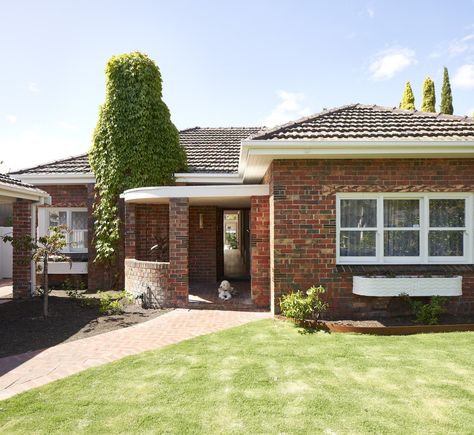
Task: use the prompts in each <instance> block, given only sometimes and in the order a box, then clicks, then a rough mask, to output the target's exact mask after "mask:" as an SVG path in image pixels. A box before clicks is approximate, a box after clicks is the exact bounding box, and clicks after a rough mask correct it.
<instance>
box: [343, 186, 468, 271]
mask: <svg viewBox="0 0 474 435" xmlns="http://www.w3.org/2000/svg"><path fill="white" fill-rule="evenodd" d="M473 224H474V222H473V194H472V193H339V194H337V195H336V230H337V234H336V243H337V263H338V264H469V263H472V262H473V258H472V256H473Z"/></svg>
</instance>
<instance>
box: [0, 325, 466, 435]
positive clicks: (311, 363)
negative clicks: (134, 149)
mask: <svg viewBox="0 0 474 435" xmlns="http://www.w3.org/2000/svg"><path fill="white" fill-rule="evenodd" d="M473 428H474V333H469V332H466V333H451V334H429V335H416V336H408V337H374V336H362V335H360V336H359V335H350V334H326V333H314V334H310V333H307V334H304V333H301V331H298V330H297V329H296V328H295V327H294V326H293V325H291V324H289V323H286V322H283V321H273V320H264V321H261V322H256V323H252V324H249V325H246V326H243V327H239V328H234V329H231V330H227V331H224V332H221V333H217V334H212V335H208V336H203V337H199V338H195V339H193V340H189V341H185V342H182V343H180V344H177V345H173V346H170V347H167V348H164V349H161V350H158V351H153V352H146V353H143V354H140V355H138V356H133V357H128V358H125V359H123V360H120V361H118V362H116V363H112V364H109V365H106V366H103V367H99V368H95V369H91V370H88V371H86V372H83V373H81V374H78V375H76V376H73V377H70V378H67V379H63V380H61V381H58V382H55V383H53V384H50V385H47V386H44V387H42V388H39V389H36V390H33V391H30V392H27V393H24V394H22V395H20V396H17V397H13V398H12V399H9V400H7V401H4V402H0V432H2V433H12V432H13V433H52V432H53V433H62V434H64V433H176V434H187V433H205V434H213V433H242V434H261V433H265V434H266V433H269V434H270V433H275V434H277V433H295V434H314V433H327V434H341V433H376V434H383V433H397V434H413V433H420V434H427V433H430V434H431V433H440V434H446V433H457V434H459V433H466V434H467V433H472V432H473Z"/></svg>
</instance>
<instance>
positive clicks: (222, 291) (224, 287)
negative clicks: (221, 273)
mask: <svg viewBox="0 0 474 435" xmlns="http://www.w3.org/2000/svg"><path fill="white" fill-rule="evenodd" d="M217 291H218V292H219V298H220V299H223V300H224V301H228V300H229V299H231V298H232V295H234V294H235V290H234V287H232V286H231V285H230V282H229V281H226V280H224V281H222V282H221V285H220V286H219V288H218V289H217Z"/></svg>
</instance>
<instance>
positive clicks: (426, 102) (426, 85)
mask: <svg viewBox="0 0 474 435" xmlns="http://www.w3.org/2000/svg"><path fill="white" fill-rule="evenodd" d="M421 111H422V112H436V95H435V85H434V81H433V80H431V79H430V78H429V77H426V79H425V81H424V82H423V102H422V103H421Z"/></svg>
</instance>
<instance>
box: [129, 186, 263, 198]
mask: <svg viewBox="0 0 474 435" xmlns="http://www.w3.org/2000/svg"><path fill="white" fill-rule="evenodd" d="M268 194H269V186H268V184H241V185H217V186H216V185H210V186H161V187H143V188H138V189H129V190H126V191H125V192H124V193H122V194H121V195H120V197H121V198H123V199H124V200H125V202H147V201H153V200H167V199H169V198H214V197H219V198H242V197H251V196H264V195H268Z"/></svg>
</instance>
